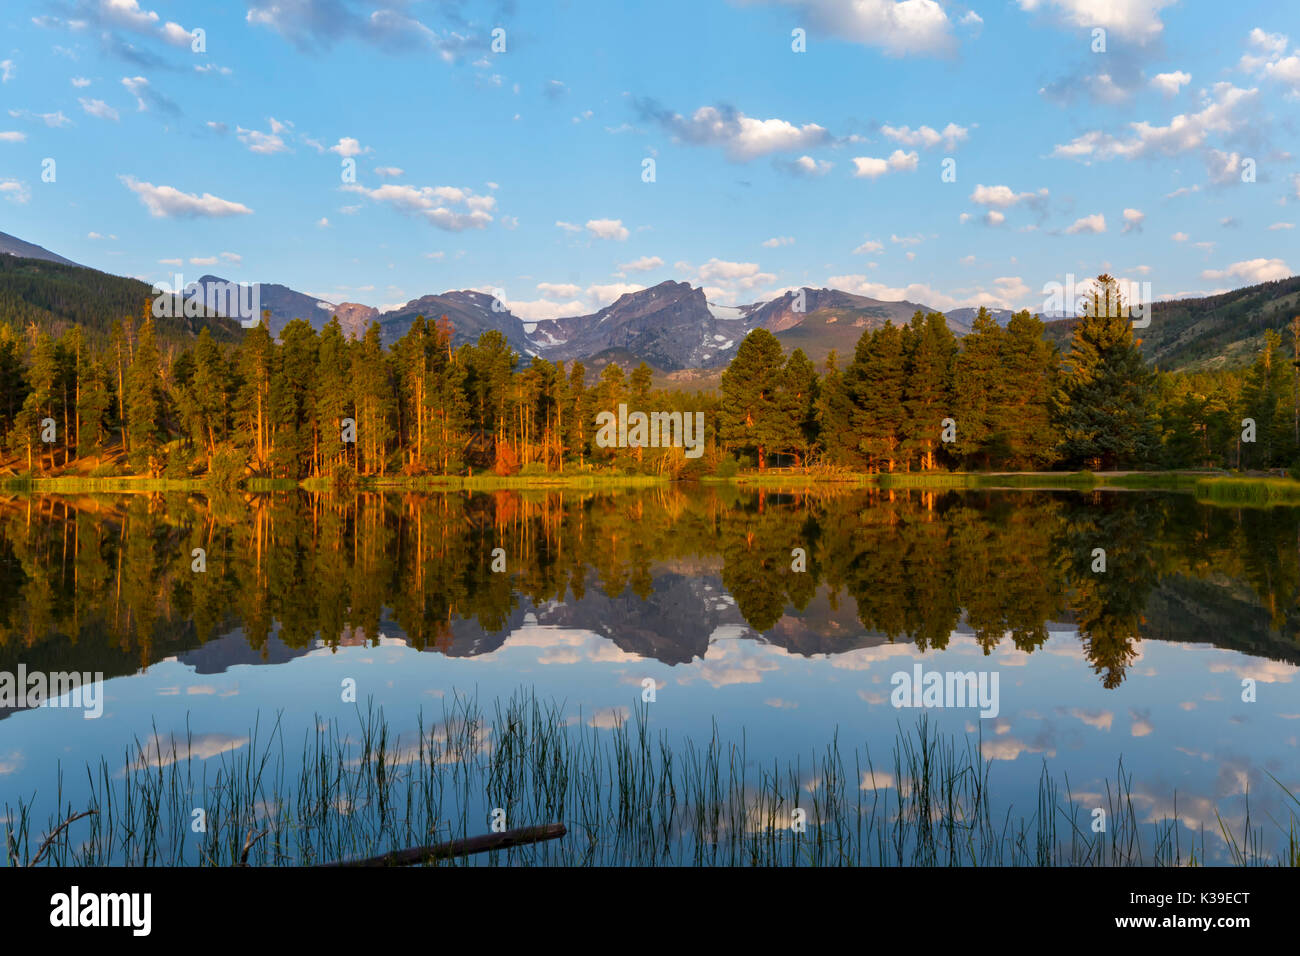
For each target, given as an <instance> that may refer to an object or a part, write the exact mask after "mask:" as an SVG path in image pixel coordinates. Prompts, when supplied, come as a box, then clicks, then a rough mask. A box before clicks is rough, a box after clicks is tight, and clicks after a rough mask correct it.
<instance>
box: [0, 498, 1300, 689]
mask: <svg viewBox="0 0 1300 956" xmlns="http://www.w3.org/2000/svg"><path fill="white" fill-rule="evenodd" d="M1298 529H1300V512H1297V511H1294V510H1291V509H1282V508H1277V509H1271V510H1248V509H1233V510H1229V509H1219V508H1212V507H1205V506H1202V505H1198V504H1197V503H1196V502H1195V501H1194V500H1193V499H1191V498H1190V497H1186V496H1174V495H1138V494H1113V493H1109V494H1108V493H1090V494H1087V495H1082V496H1080V495H1075V494H1049V493H1042V492H1029V491H1025V492H1020V491H1010V492H961V493H959V492H942V493H936V492H928V491H927V492H922V491H910V492H909V491H901V492H897V491H896V492H877V491H855V492H852V493H844V492H839V493H836V492H832V491H830V490H823V489H818V490H814V491H807V490H805V491H793V492H774V491H750V490H746V489H738V488H736V487H733V486H719V487H716V488H715V487H703V488H700V487H694V488H690V489H689V490H687V489H686V488H684V487H682V486H671V487H662V488H655V489H651V490H641V491H626V492H617V493H608V494H595V493H591V492H586V491H574V490H568V489H566V490H555V491H545V492H543V491H537V492H515V491H502V492H496V493H493V494H476V495H465V494H441V495H438V494H435V495H416V494H404V493H364V494H358V495H356V496H352V497H347V498H336V497H334V496H332V495H328V494H315V493H308V492H291V493H277V494H267V495H246V496H234V495H230V496H219V497H210V498H205V497H201V496H187V495H184V494H173V495H151V496H145V495H140V496H132V497H127V498H121V497H109V496H105V497H89V496H88V497H84V498H78V499H65V498H56V497H34V498H22V499H17V500H10V501H8V502H3V503H0V573H3V575H4V580H5V581H6V582H8V584H9V586H7V587H6V588H3V589H0V665H3V664H4V663H5V662H9V661H17V660H19V659H22V660H25V661H29V662H31V661H32V660H33V657H34V656H35V657H39V658H40V659H41V660H43V661H45V662H47V664H48V666H51V667H53V666H55V663H56V662H57V663H58V664H60V665H62V666H63V667H65V668H72V667H78V668H81V669H85V668H87V667H92V666H93V667H95V668H96V669H102V670H104V671H105V672H106V673H122V672H123V671H125V670H130V669H132V668H133V666H137V665H147V664H149V663H151V662H153V661H156V660H158V659H160V658H162V657H164V656H167V655H170V654H174V653H177V652H178V651H181V650H185V649H187V648H191V647H194V646H197V645H198V644H200V643H203V642H205V641H207V640H209V639H210V638H211V637H213V636H214V635H216V634H220V633H224V632H226V631H229V630H230V629H232V628H234V627H242V629H243V633H244V635H245V637H246V638H247V640H248V642H249V644H250V645H251V646H252V647H254V648H260V649H263V650H264V651H265V648H266V647H267V642H268V640H269V638H270V637H271V635H273V634H275V635H276V636H277V637H278V638H279V640H281V641H282V642H284V643H285V644H286V645H288V646H289V647H291V648H304V647H307V646H309V645H310V644H311V643H312V642H313V641H315V640H316V639H317V638H318V637H319V638H322V639H324V640H325V641H326V642H327V643H330V644H338V643H339V642H340V641H343V640H349V639H351V636H352V635H355V634H358V633H362V634H364V635H366V637H367V638H368V639H371V640H375V639H376V638H377V636H378V633H379V630H380V620H381V617H382V616H383V615H384V614H385V613H386V614H387V615H388V616H389V617H390V618H391V620H392V621H393V622H394V623H395V624H396V626H397V627H398V628H400V629H401V631H402V632H403V633H404V635H405V637H406V639H407V640H408V641H409V642H410V643H411V644H412V645H413V646H415V647H417V648H440V649H443V650H448V649H449V648H450V647H451V642H452V640H453V637H452V627H453V624H455V623H456V622H458V621H473V622H475V623H476V624H477V625H478V626H479V627H481V628H482V629H483V630H484V631H486V632H489V633H499V632H501V631H502V630H504V629H505V628H507V627H508V626H509V623H510V621H511V619H512V615H513V614H514V612H516V611H517V610H518V608H519V607H520V602H521V600H523V599H526V600H527V601H529V602H531V603H532V604H534V605H544V604H546V603H547V602H551V601H557V602H574V601H581V600H582V599H583V597H584V596H585V595H587V594H588V593H590V592H591V589H593V588H595V589H597V590H598V591H600V592H602V593H603V594H604V595H606V596H608V597H610V598H617V597H620V596H623V597H626V596H629V595H631V596H635V597H636V598H639V599H641V600H642V601H644V600H646V599H647V598H649V597H650V596H651V595H652V594H653V592H654V582H655V576H656V564H658V563H672V562H677V563H681V564H683V565H691V566H700V565H704V566H708V565H710V564H713V563H715V562H719V561H720V563H721V568H722V572H721V573H722V582H723V585H724V586H725V587H726V589H727V590H728V591H729V592H730V594H731V595H732V596H733V597H734V599H735V601H736V605H737V608H738V610H739V612H740V614H741V615H742V616H743V618H744V619H745V621H746V622H748V624H749V625H750V626H751V627H753V628H754V629H755V630H758V631H769V630H771V629H773V628H774V627H775V626H776V625H777V624H778V622H779V621H781V619H782V618H783V617H786V616H787V615H795V616H797V615H799V614H801V613H803V612H805V610H806V609H807V608H808V607H809V605H810V603H811V602H812V600H813V598H814V597H815V596H816V595H817V593H818V590H819V588H824V593H825V594H826V596H827V598H828V600H829V602H830V605H831V607H832V608H835V607H837V606H839V602H840V601H841V600H842V599H843V597H845V596H847V597H850V598H852V599H853V600H854V602H855V603H856V607H857V614H858V620H859V621H860V622H861V624H862V626H863V627H864V628H866V629H867V630H869V631H872V632H876V633H880V634H884V635H887V636H889V637H890V638H891V639H896V638H905V639H908V640H911V641H913V642H915V643H916V644H917V646H918V647H920V648H922V649H931V648H933V649H939V648H943V647H944V646H946V644H947V642H948V639H949V636H950V635H951V633H952V632H953V631H954V629H955V628H956V627H957V625H958V624H959V622H960V621H961V620H962V618H963V615H964V617H965V621H966V623H967V625H968V626H969V627H970V628H971V630H972V631H973V632H974V635H975V639H976V641H977V642H978V643H979V644H980V646H981V647H983V648H984V651H985V653H989V652H991V651H992V649H993V648H995V647H997V646H998V645H999V644H1001V643H1002V642H1004V641H1006V640H1010V642H1011V644H1012V645H1013V646H1015V647H1017V648H1020V649H1022V650H1033V649H1034V648H1037V647H1038V646H1040V645H1041V644H1042V643H1043V642H1044V641H1045V640H1046V638H1047V622H1048V621H1051V620H1053V619H1060V618H1062V617H1065V616H1067V615H1072V616H1073V619H1074V620H1075V622H1076V624H1077V627H1078V630H1079V635H1080V639H1081V641H1082V643H1083V647H1084V650H1085V653H1086V655H1087V657H1088V659H1089V661H1090V662H1091V663H1092V666H1093V668H1094V670H1095V671H1096V672H1097V673H1098V674H1099V675H1101V679H1102V682H1103V683H1104V684H1105V685H1106V686H1107V687H1114V686H1117V685H1118V684H1119V683H1120V682H1121V681H1122V680H1123V678H1124V675H1125V672H1126V669H1127V667H1128V666H1129V665H1130V664H1131V662H1132V661H1133V659H1134V658H1135V656H1136V646H1137V641H1138V640H1140V639H1141V637H1142V636H1143V635H1144V634H1146V635H1147V636H1151V634H1150V632H1151V631H1153V630H1157V629H1156V628H1152V627H1148V626H1147V624H1146V622H1145V620H1144V618H1143V613H1144V609H1145V608H1146V607H1147V605H1148V602H1149V599H1150V597H1151V595H1152V591H1153V589H1154V588H1157V587H1158V586H1160V583H1161V581H1162V580H1165V579H1168V578H1170V577H1171V576H1179V577H1181V578H1186V579H1194V580H1200V581H1205V582H1210V583H1212V584H1213V585H1214V590H1213V593H1215V594H1219V593H1224V594H1226V593H1227V592H1228V591H1230V590H1231V591H1235V592H1236V593H1237V594H1238V599H1240V595H1241V594H1245V595H1246V596H1247V597H1248V598H1249V599H1250V600H1252V601H1254V602H1257V605H1258V607H1260V608H1261V609H1262V611H1261V613H1262V615H1263V617H1265V618H1266V619H1267V620H1268V622H1269V627H1270V628H1271V630H1272V631H1274V632H1281V633H1283V634H1294V633H1295V629H1296V625H1297V622H1298V621H1300V614H1298V613H1297V589H1298V588H1300V560H1298V555H1297V531H1298ZM1098 547H1101V548H1104V549H1105V551H1106V565H1107V569H1106V571H1105V572H1104V573H1095V572H1093V570H1092V565H1093V549H1094V548H1098ZM195 548H203V549H204V550H205V552H206V565H207V570H206V572H204V573H202V574H200V573H195V572H194V571H192V570H191V562H192V560H193V558H192V552H193V550H194V549H195ZM794 548H803V549H804V550H805V552H806V571H804V572H798V571H795V570H794V569H793V567H792V564H793V562H794V557H793V555H792V550H793V549H794ZM496 549H501V552H503V553H504V560H505V565H506V570H505V573H497V572H494V571H493V570H492V568H493V561H494V557H493V553H494V551H495V550H496ZM1224 600H1225V601H1226V598H1225V599H1224ZM688 610H689V609H688ZM604 623H607V624H608V625H609V626H610V627H611V628H614V629H618V628H619V626H620V625H624V624H626V623H627V622H623V621H608V622H604ZM1225 639H1226V637H1225Z"/></svg>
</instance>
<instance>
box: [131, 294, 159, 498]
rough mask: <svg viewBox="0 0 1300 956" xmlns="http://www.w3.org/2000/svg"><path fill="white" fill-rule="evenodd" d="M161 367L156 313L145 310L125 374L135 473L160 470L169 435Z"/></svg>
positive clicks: (152, 473)
mask: <svg viewBox="0 0 1300 956" xmlns="http://www.w3.org/2000/svg"><path fill="white" fill-rule="evenodd" d="M161 371H162V370H161V367H160V363H159V356H158V348H157V345H156V344H155V339H154V323H153V316H152V315H151V314H149V313H148V312H146V313H145V319H144V322H143V324H142V325H141V326H140V334H139V340H138V341H137V343H136V346H135V351H134V356H133V359H132V361H131V368H130V370H129V371H128V372H127V377H126V389H127V396H126V420H127V434H128V435H129V437H130V448H131V451H130V463H131V467H132V469H133V470H134V471H135V473H136V474H144V473H147V474H150V475H154V476H156V475H157V474H159V473H160V472H161V469H160V467H159V466H158V463H157V453H158V450H159V448H160V447H161V445H162V443H163V441H164V440H165V438H166V436H165V435H164V433H163V426H162V422H163V396H162V393H161V387H160V385H159V380H160V375H161Z"/></svg>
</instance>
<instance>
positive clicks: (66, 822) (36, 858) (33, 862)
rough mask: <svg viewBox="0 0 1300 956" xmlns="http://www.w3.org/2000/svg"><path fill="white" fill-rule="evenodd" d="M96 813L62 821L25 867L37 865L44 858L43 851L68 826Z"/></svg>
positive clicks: (90, 811)
mask: <svg viewBox="0 0 1300 956" xmlns="http://www.w3.org/2000/svg"><path fill="white" fill-rule="evenodd" d="M98 812H99V811H98V810H87V811H85V812H84V813H78V814H77V815H76V816H73V817H68V819H66V820H64V821H63V822H62V823H60V824H59V825H58V826H57V827H55V828H54V832H53V833H51V834H50V835H49V836H47V837H46V838H45V842H44V843H42V844H41V848H40V849H39V850H37V851H36V855H35V856H34V857H32V859H31V862H30V863H28V864H27V865H28V866H35V865H36V864H37V863H40V862H41V859H42V857H44V856H45V851H46V850H48V849H49V848H50V844H52V843H53V842H54V839H55V837H57V836H58V835H59V834H60V833H62V832H63V831H64V830H66V829H67V828H68V825H69V824H72V823H76V822H77V821H78V820H80V819H81V818H82V817H88V816H91V815H92V814H96V813H98Z"/></svg>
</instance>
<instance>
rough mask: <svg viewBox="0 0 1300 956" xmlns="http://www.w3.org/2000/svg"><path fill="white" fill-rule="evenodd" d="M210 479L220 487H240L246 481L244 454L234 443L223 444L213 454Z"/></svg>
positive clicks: (209, 471) (209, 473)
mask: <svg viewBox="0 0 1300 956" xmlns="http://www.w3.org/2000/svg"><path fill="white" fill-rule="evenodd" d="M208 479H209V480H210V481H211V482H212V483H213V484H214V485H216V486H217V487H218V488H238V487H239V486H240V485H241V484H242V483H243V481H244V454H243V452H241V451H240V450H239V449H238V448H235V447H234V446H233V445H222V446H221V447H220V448H218V449H217V453H216V454H215V455H213V456H212V467H211V468H210V469H208Z"/></svg>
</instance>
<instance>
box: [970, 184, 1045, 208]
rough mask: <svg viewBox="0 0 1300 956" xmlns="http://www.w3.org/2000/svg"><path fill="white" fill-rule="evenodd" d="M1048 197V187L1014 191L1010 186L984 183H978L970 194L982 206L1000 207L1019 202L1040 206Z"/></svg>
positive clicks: (972, 200)
mask: <svg viewBox="0 0 1300 956" xmlns="http://www.w3.org/2000/svg"><path fill="white" fill-rule="evenodd" d="M1047 197H1048V192H1047V188H1046V187H1043V188H1042V189H1040V190H1038V192H1036V193H1031V192H1024V193H1018V192H1015V191H1013V190H1012V189H1011V187H1010V186H985V185H983V184H982V183H981V184H978V185H976V187H975V191H974V192H973V193H971V194H970V198H971V202H973V203H975V204H977V205H980V206H995V207H997V208H998V209H1006V208H1007V207H1009V206H1015V205H1018V204H1019V203H1025V204H1026V205H1030V206H1038V205H1041V204H1042V203H1043V202H1044V201H1045V200H1046V199H1047Z"/></svg>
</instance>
